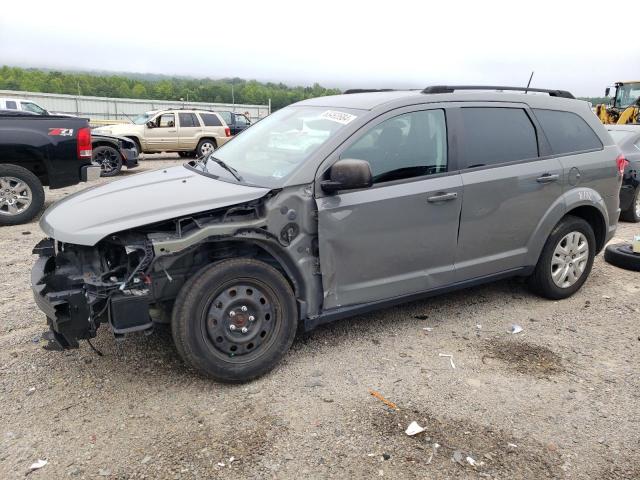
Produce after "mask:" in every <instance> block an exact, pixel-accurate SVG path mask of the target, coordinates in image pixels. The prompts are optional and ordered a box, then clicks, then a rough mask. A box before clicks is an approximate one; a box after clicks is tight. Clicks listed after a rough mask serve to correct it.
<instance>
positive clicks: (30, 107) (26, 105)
mask: <svg viewBox="0 0 640 480" xmlns="http://www.w3.org/2000/svg"><path fill="white" fill-rule="evenodd" d="M22 108H23V110H26V111H27V112H32V113H37V114H38V115H45V114H46V113H47V111H46V110H45V109H44V108H42V107H40V106H38V105H36V104H35V103H31V102H22Z"/></svg>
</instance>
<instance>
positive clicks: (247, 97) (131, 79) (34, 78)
mask: <svg viewBox="0 0 640 480" xmlns="http://www.w3.org/2000/svg"><path fill="white" fill-rule="evenodd" d="M0 90H23V91H27V92H44V93H66V94H69V95H89V96H94V97H110V98H141V99H149V100H181V99H182V100H184V101H192V102H212V103H231V102H232V101H235V103H248V104H257V105H266V104H267V103H268V101H269V99H271V108H272V110H277V109H279V108H282V107H286V106H287V105H289V104H291V103H295V102H298V101H300V100H304V99H306V98H312V97H321V96H323V95H336V94H339V93H341V92H340V90H339V89H337V88H325V87H323V86H321V85H319V84H318V83H314V84H313V86H311V87H308V86H307V87H302V86H297V87H290V86H287V85H285V84H284V83H272V82H266V83H264V82H258V81H256V80H244V79H242V78H224V79H220V80H213V79H209V78H188V77H170V76H166V75H155V74H139V73H138V74H136V73H132V74H126V75H122V74H105V73H86V72H61V71H56V70H38V69H32V68H26V69H25V68H18V67H9V66H6V65H5V66H3V67H1V68H0ZM580 98H581V99H582V100H587V101H589V102H591V104H592V105H597V104H599V103H607V101H608V100H609V99H607V98H603V97H580Z"/></svg>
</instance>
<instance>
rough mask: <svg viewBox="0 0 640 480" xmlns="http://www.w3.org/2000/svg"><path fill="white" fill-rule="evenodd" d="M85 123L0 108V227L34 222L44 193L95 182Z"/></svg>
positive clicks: (89, 140)
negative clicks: (45, 189)
mask: <svg viewBox="0 0 640 480" xmlns="http://www.w3.org/2000/svg"><path fill="white" fill-rule="evenodd" d="M91 155H92V150H91V130H90V129H89V123H88V121H87V120H86V119H83V118H75V117H65V116H57V115H48V116H39V115H29V114H24V113H21V112H16V111H6V110H4V111H3V110H0V225H17V224H20V223H25V222H28V221H29V220H31V219H32V218H34V217H35V216H36V215H37V214H38V213H39V212H40V210H41V209H42V206H43V205H44V189H43V185H46V186H48V187H49V188H50V189H54V188H62V187H68V186H70V185H75V184H77V183H79V182H86V181H90V180H95V179H97V178H98V177H99V176H100V167H99V166H95V165H92V163H91Z"/></svg>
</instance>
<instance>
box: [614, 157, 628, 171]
mask: <svg viewBox="0 0 640 480" xmlns="http://www.w3.org/2000/svg"><path fill="white" fill-rule="evenodd" d="M627 165H629V161H628V160H627V159H626V158H624V155H622V154H620V155H618V158H616V167H618V173H619V174H620V175H623V174H624V169H625V168H626V167H627Z"/></svg>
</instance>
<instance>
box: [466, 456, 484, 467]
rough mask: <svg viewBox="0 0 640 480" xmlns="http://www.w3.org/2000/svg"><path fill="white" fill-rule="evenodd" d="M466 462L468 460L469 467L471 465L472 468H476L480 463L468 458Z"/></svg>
mask: <svg viewBox="0 0 640 480" xmlns="http://www.w3.org/2000/svg"><path fill="white" fill-rule="evenodd" d="M466 460H467V463H468V464H469V465H471V466H472V467H475V466H477V465H478V462H477V461H476V460H475V459H474V458H473V457H470V456H467V458H466ZM480 463H482V462H480Z"/></svg>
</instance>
